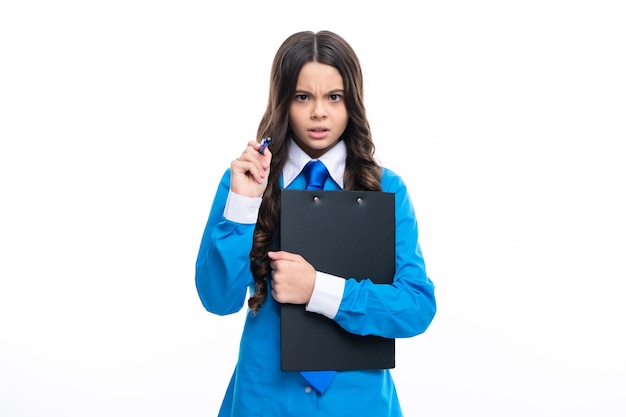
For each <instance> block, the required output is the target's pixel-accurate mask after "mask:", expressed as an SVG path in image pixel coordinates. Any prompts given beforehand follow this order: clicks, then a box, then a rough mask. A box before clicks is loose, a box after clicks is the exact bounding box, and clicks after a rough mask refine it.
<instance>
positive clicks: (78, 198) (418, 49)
mask: <svg viewBox="0 0 626 417" xmlns="http://www.w3.org/2000/svg"><path fill="white" fill-rule="evenodd" d="M621 3H622V2H620V1H605V0H594V1H556V0H543V1H535V0H530V1H523V2H522V1H495V0H494V1H487V0H478V1H459V0H457V1H436V2H435V1H432V2H409V1H406V2H400V1H389V0H387V1H384V2H383V1H378V2H375V1H364V0H358V1H357V0H352V1H347V0H346V1H340V0H335V1H324V0H321V1H316V2H294V1H286V0H285V1H264V2H254V1H247V2H246V1H243V2H204V1H184V0H181V1H141V0H124V1H121V0H120V1H106V2H105V1H67V0H65V1H63V0H62V1H54V2H53V1H49V2H48V1H28V0H24V1H18V0H15V1H10V0H9V1H4V2H2V5H1V6H0V62H1V64H0V138H1V140H2V142H1V148H0V191H1V193H0V195H1V197H0V198H1V201H2V202H1V203H0V210H1V216H0V250H1V252H0V257H1V258H0V262H1V263H0V416H2V417H18V416H46V417H52V416H63V417H74V416H80V417H84V416H90V417H96V416H116V417H119V416H151V417H158V416H188V417H191V416H213V415H216V414H217V410H218V407H219V404H220V402H221V399H222V396H223V393H224V390H225V388H226V384H227V382H228V379H229V378H230V374H231V372H232V369H233V366H234V364H235V359H236V354H237V349H238V341H239V336H240V332H241V325H242V322H243V314H237V315H234V316H230V317H217V316H213V315H211V314H209V313H207V312H206V311H204V310H203V308H202V306H201V304H200V301H199V300H198V298H197V295H196V292H195V284H194V264H195V257H196V254H197V249H198V245H199V242H200V237H201V234H202V230H203V228H204V224H205V221H206V217H207V215H208V211H209V208H210V205H211V201H212V198H213V194H214V192H215V189H216V186H217V182H218V180H219V177H220V176H221V174H222V173H223V171H224V169H226V168H227V167H228V166H229V164H230V161H231V160H232V159H234V158H236V157H237V156H238V155H239V154H240V153H241V151H242V150H243V148H244V147H245V144H246V142H247V141H248V140H250V139H253V138H254V137H255V133H256V127H257V124H258V122H259V120H260V117H261V115H262V113H263V111H264V109H265V104H266V100H267V90H268V77H269V71H270V65H271V61H272V58H273V56H274V53H275V52H276V49H277V48H278V46H279V45H280V43H281V42H282V41H283V40H284V39H285V38H286V37H287V36H288V35H290V34H291V33H293V32H296V31H300V30H314V31H317V30H322V29H330V30H333V31H336V32H337V33H339V34H340V35H342V36H343V37H345V38H346V39H347V40H348V41H349V42H350V43H351V44H352V46H353V47H354V49H355V50H356V52H357V54H358V55H359V56H360V58H361V63H362V65H363V70H364V75H365V86H366V104H367V108H368V116H369V118H370V122H371V125H372V129H373V133H374V138H375V141H376V144H377V155H378V157H379V159H380V160H381V162H382V163H383V164H384V165H386V166H388V167H390V168H391V169H393V170H395V171H396V172H398V173H399V174H400V175H402V176H403V178H404V179H405V181H406V182H407V183H408V186H409V189H410V193H411V195H412V198H413V202H414V205H415V207H416V211H417V215H418V221H419V224H420V232H421V234H420V240H421V244H422V247H423V251H424V255H425V258H426V262H427V268H428V273H429V275H430V276H431V277H432V279H433V281H434V282H435V284H436V285H437V290H436V291H437V298H438V303H439V311H438V314H437V316H436V318H435V320H434V321H433V323H432V326H431V327H430V328H429V329H428V330H427V332H426V333H425V334H423V335H421V336H418V337H415V338H412V339H406V340H399V341H398V343H397V347H398V352H397V354H398V357H397V365H398V366H397V368H396V369H395V370H394V371H393V374H394V377H395V380H396V384H397V387H398V390H399V394H400V397H401V401H402V404H403V407H404V410H405V414H406V415H407V416H431V417H432V416H446V417H447V416H453V415H454V416H459V415H463V416H481V417H484V416H531V415H532V416H604V417H606V416H622V417H623V416H625V415H626V360H625V354H624V352H626V303H625V302H624V299H625V296H626V294H625V291H624V289H623V288H624V287H623V281H624V279H625V278H626V268H625V267H624V253H625V249H626V243H625V237H624V236H625V234H626V224H625V221H624V213H626V204H625V201H624V200H625V192H624V191H625V186H624V179H625V178H626V169H625V167H624V166H625V163H624V159H625V156H626V155H625V152H624V150H623V149H624V141H625V139H626V123H625V122H626V120H625V116H626V99H625V97H626V82H625V80H626V77H625V76H624V74H626V54H625V51H626V25H625V24H624V22H625V21H626V14H625V13H624V11H623V9H622V8H621V7H620V6H621ZM259 354H262V352H260V353H259Z"/></svg>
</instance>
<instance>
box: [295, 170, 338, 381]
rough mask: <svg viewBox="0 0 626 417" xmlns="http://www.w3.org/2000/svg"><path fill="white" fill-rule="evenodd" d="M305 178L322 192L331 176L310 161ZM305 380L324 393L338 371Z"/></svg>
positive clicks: (315, 373)
mask: <svg viewBox="0 0 626 417" xmlns="http://www.w3.org/2000/svg"><path fill="white" fill-rule="evenodd" d="M303 172H304V178H306V187H305V189H307V190H322V189H324V183H325V182H326V179H327V178H328V177H329V176H330V174H329V173H328V170H327V169H326V166H325V165H324V164H323V163H322V161H310V162H309V163H307V164H306V165H305V166H304V170H303ZM300 374H302V376H303V377H304V379H306V380H307V382H308V383H309V384H311V385H312V386H313V388H315V389H316V390H317V391H318V392H320V393H323V392H324V391H326V388H328V386H329V385H330V383H331V382H332V380H333V378H334V377H335V374H337V371H303V372H300Z"/></svg>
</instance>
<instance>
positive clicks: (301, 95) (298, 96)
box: [296, 94, 309, 101]
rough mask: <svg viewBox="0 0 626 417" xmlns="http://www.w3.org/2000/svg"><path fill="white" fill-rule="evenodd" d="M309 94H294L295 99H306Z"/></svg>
mask: <svg viewBox="0 0 626 417" xmlns="http://www.w3.org/2000/svg"><path fill="white" fill-rule="evenodd" d="M308 99H309V96H307V95H306V94H296V101H307V100H308Z"/></svg>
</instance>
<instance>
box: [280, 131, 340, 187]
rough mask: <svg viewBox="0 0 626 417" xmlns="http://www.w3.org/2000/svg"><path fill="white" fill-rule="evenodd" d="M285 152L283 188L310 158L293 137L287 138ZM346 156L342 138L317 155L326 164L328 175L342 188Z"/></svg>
mask: <svg viewBox="0 0 626 417" xmlns="http://www.w3.org/2000/svg"><path fill="white" fill-rule="evenodd" d="M287 152H288V153H287V162H286V163H285V167H284V168H283V184H284V187H285V188H287V187H288V186H289V184H291V182H292V181H293V180H295V179H296V177H297V176H298V175H300V172H301V171H302V168H304V166H305V165H306V164H307V162H309V161H310V160H311V157H310V156H309V155H307V154H306V152H304V151H303V150H302V149H301V148H300V147H299V146H298V144H297V143H296V142H295V141H294V140H293V139H290V140H289V144H288V150H287ZM346 156H347V151H346V144H345V143H344V141H343V140H340V141H339V142H338V143H337V144H336V145H335V146H333V147H332V148H331V149H329V150H328V152H326V153H325V154H324V155H322V156H320V157H319V160H320V161H322V162H323V163H324V165H326V169H328V173H329V174H330V177H331V178H332V179H333V181H335V182H336V183H337V185H339V187H341V188H343V173H344V170H345V168H346Z"/></svg>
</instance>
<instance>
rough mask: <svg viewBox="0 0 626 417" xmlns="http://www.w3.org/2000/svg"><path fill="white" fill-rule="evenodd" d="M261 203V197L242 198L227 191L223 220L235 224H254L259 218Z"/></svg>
mask: <svg viewBox="0 0 626 417" xmlns="http://www.w3.org/2000/svg"><path fill="white" fill-rule="evenodd" d="M261 201H262V198H261V197H244V196H242V195H239V194H235V193H233V192H232V191H229V192H228V198H226V207H224V218H225V219H226V220H230V221H231V222H235V223H248V224H250V223H252V224H254V223H256V220H257V218H258V217H259V207H261Z"/></svg>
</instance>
